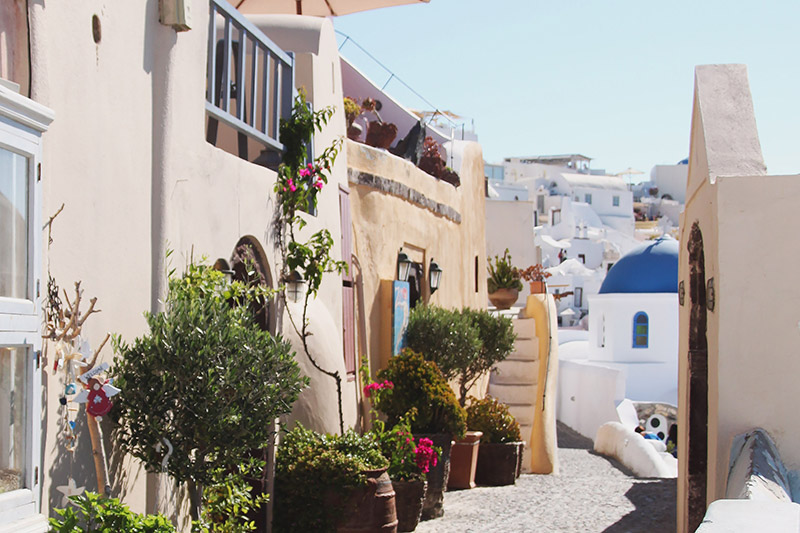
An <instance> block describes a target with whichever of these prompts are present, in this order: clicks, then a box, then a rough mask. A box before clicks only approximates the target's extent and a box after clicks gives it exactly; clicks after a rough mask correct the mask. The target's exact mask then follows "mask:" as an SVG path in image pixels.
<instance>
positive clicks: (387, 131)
mask: <svg viewBox="0 0 800 533" xmlns="http://www.w3.org/2000/svg"><path fill="white" fill-rule="evenodd" d="M395 137H397V126H395V125H394V124H392V123H390V122H378V121H377V120H373V121H370V123H369V124H368V125H367V138H366V140H365V142H366V144H368V145H369V146H374V147H375V148H389V147H390V146H391V145H392V142H394V138H395Z"/></svg>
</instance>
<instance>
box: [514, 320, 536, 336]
mask: <svg viewBox="0 0 800 533" xmlns="http://www.w3.org/2000/svg"><path fill="white" fill-rule="evenodd" d="M513 326H514V333H516V334H517V339H533V338H536V321H535V320H534V319H532V318H518V319H516V320H514V321H513Z"/></svg>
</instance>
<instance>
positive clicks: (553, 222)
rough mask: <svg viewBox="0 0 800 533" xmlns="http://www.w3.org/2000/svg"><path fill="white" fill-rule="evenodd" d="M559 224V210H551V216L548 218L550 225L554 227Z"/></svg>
mask: <svg viewBox="0 0 800 533" xmlns="http://www.w3.org/2000/svg"><path fill="white" fill-rule="evenodd" d="M559 223H561V209H553V214H552V216H551V217H550V225H551V226H556V225H558V224H559Z"/></svg>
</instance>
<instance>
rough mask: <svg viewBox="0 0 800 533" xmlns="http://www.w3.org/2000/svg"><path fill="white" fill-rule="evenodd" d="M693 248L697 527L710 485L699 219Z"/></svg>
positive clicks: (692, 474)
mask: <svg viewBox="0 0 800 533" xmlns="http://www.w3.org/2000/svg"><path fill="white" fill-rule="evenodd" d="M687 250H688V252H689V296H690V302H691V308H690V314H689V405H688V406H687V409H686V411H687V412H688V413H689V421H688V423H689V427H688V428H687V429H686V431H687V437H688V450H687V452H688V453H687V457H688V471H689V476H688V485H689V486H688V502H687V510H688V518H689V531H694V530H695V529H697V528H698V527H699V526H700V523H701V522H702V521H703V516H705V513H706V488H707V486H708V341H707V338H706V272H705V255H704V253H703V233H702V232H701V231H700V225H699V224H698V223H697V222H695V223H694V224H692V230H691V233H690V235H689V242H688V244H687Z"/></svg>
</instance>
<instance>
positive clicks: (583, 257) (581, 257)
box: [578, 254, 586, 265]
mask: <svg viewBox="0 0 800 533" xmlns="http://www.w3.org/2000/svg"><path fill="white" fill-rule="evenodd" d="M578 259H579V260H580V262H581V263H583V264H584V265H585V264H586V254H578Z"/></svg>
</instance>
